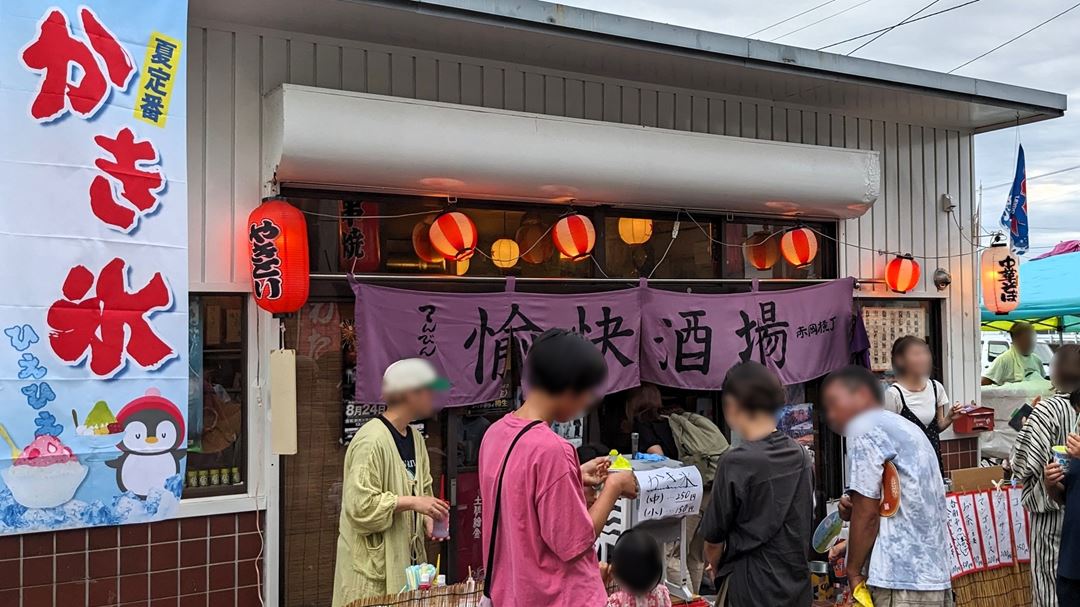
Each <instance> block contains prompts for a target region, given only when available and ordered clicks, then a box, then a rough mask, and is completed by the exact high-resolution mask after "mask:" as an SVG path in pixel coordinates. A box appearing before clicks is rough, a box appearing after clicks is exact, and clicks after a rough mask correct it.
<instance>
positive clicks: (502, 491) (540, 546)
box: [480, 329, 637, 607]
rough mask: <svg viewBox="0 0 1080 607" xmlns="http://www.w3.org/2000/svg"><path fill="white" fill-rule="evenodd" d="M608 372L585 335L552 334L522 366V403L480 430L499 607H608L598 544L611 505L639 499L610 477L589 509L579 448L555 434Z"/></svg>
mask: <svg viewBox="0 0 1080 607" xmlns="http://www.w3.org/2000/svg"><path fill="white" fill-rule="evenodd" d="M606 370H607V369H606V365H605V363H604V358H603V355H602V354H601V353H600V351H599V350H597V349H596V346H594V345H593V344H591V343H589V342H588V341H586V340H585V339H583V338H582V337H581V336H579V335H577V334H576V333H571V332H569V331H564V330H561V329H552V330H550V331H547V332H546V333H544V334H543V335H541V336H540V337H539V338H537V339H536V341H534V342H533V344H532V347H531V348H530V350H529V356H528V358H527V359H526V360H525V378H526V381H527V385H528V386H529V391H528V394H527V395H526V398H525V402H524V403H523V404H522V405H521V408H519V409H518V410H517V411H514V412H511V413H508V414H507V415H505V416H504V417H503V418H502V419H500V420H499V421H497V422H495V423H494V424H492V426H491V427H490V428H488V430H487V432H486V433H485V434H484V440H483V442H482V443H481V445H480V494H481V498H482V499H483V503H484V511H483V517H484V540H485V541H484V545H485V546H486V547H487V551H486V553H485V555H484V567H485V571H486V577H485V584H484V594H485V596H487V597H488V598H489V599H490V601H491V604H492V605H494V607H533V606H535V607H549V606H550V607H571V606H574V607H577V606H582V605H583V606H588V607H602V606H603V605H604V604H605V603H606V602H607V592H606V591H605V589H604V584H603V582H602V581H601V577H600V567H599V563H598V562H597V559H596V551H595V550H594V549H593V546H594V544H595V543H596V538H597V537H598V536H599V534H600V531H601V530H603V528H604V523H605V522H607V518H608V515H610V514H611V510H612V508H613V507H614V505H615V502H616V501H617V500H618V499H619V498H620V497H635V496H636V495H637V482H636V480H635V477H634V475H633V474H630V473H626V472H612V473H610V474H608V475H607V477H606V480H605V482H604V488H603V489H602V490H601V491H600V495H599V496H598V497H597V499H596V501H595V502H593V504H592V506H591V507H586V505H585V494H584V492H583V491H582V468H581V467H580V466H579V464H578V459H577V454H576V452H575V450H574V447H573V446H571V445H570V443H568V442H566V441H565V440H563V439H562V438H560V437H559V436H558V435H557V434H555V432H554V431H552V429H551V424H552V423H553V422H556V421H558V422H566V421H568V420H571V419H574V418H576V417H578V416H579V415H580V414H581V413H582V412H583V411H584V410H585V409H587V408H588V407H589V406H591V405H592V404H593V403H594V402H595V401H596V398H597V395H596V390H597V389H598V388H599V387H600V385H601V384H602V383H603V381H604V377H605V375H606Z"/></svg>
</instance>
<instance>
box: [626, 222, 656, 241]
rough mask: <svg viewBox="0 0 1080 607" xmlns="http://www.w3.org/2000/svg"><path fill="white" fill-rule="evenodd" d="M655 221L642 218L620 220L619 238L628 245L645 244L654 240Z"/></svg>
mask: <svg viewBox="0 0 1080 607" xmlns="http://www.w3.org/2000/svg"><path fill="white" fill-rule="evenodd" d="M652 231H653V221H652V220H651V219H642V218H640V217H620V218H619V238H621V239H622V241H623V242H625V243H626V244H628V245H638V244H645V243H646V242H648V241H649V239H650V238H652Z"/></svg>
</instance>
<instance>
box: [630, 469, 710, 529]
mask: <svg viewBox="0 0 1080 607" xmlns="http://www.w3.org/2000/svg"><path fill="white" fill-rule="evenodd" d="M634 474H636V475H637V479H638V484H639V485H640V487H641V490H640V493H639V495H638V499H637V520H638V522H641V521H651V520H659V519H662V518H670V517H684V516H690V515H691V514H696V513H697V511H698V510H699V509H700V508H701V496H702V492H703V488H702V482H701V472H699V471H698V469H697V468H696V467H694V466H683V467H682V468H658V469H656V470H641V471H636V472H634Z"/></svg>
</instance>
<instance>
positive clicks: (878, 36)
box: [847, 0, 941, 57]
mask: <svg viewBox="0 0 1080 607" xmlns="http://www.w3.org/2000/svg"><path fill="white" fill-rule="evenodd" d="M938 2H941V0H933V1H932V2H930V4H927V5H926V6H924V7H922V8H920V9H919V10H917V11H915V12H914V13H911V14H910V15H908V16H907V17H904V18H903V19H901V20H900V22H899V23H897V24H896V25H894V26H892V27H888V28H885V31H883V32H881V33H880V34H878V35H876V36H874V37H873V38H871V39H869V40H867V41H866V42H863V43H862V44H860V45H859V46H856V47H855V49H854V50H850V51H848V52H847V55H848V56H849V57H850V56H851V55H854V54H855V53H857V52H858V51H860V50H861V49H863V48H864V47H866V46H867V45H870V44H872V43H873V42H874V41H875V40H877V39H878V38H881V37H882V36H884V35H885V34H888V33H889V32H891V31H893V30H894V29H896V28H898V27H900V26H901V25H903V24H905V23H907V22H908V21H911V20H912V19H914V18H915V17H918V16H919V13H921V12H923V11H925V10H926V9H928V8H930V7H931V6H934V5H935V4H937V3H938Z"/></svg>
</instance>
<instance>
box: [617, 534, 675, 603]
mask: <svg viewBox="0 0 1080 607" xmlns="http://www.w3.org/2000/svg"><path fill="white" fill-rule="evenodd" d="M611 568H612V570H613V571H614V574H615V580H616V581H617V582H618V583H619V586H620V587H621V588H623V589H625V590H626V591H627V592H629V593H631V594H633V595H636V596H642V595H645V594H648V593H650V592H652V591H653V588H656V586H657V585H658V584H659V583H660V580H662V579H664V552H663V550H662V549H661V548H660V543H659V542H657V541H656V538H654V537H653V536H651V535H649V533H648V532H647V531H642V530H641V529H628V530H627V531H624V532H623V534H622V535H620V536H619V539H618V540H617V541H616V542H615V548H614V549H613V551H612V555H611Z"/></svg>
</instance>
